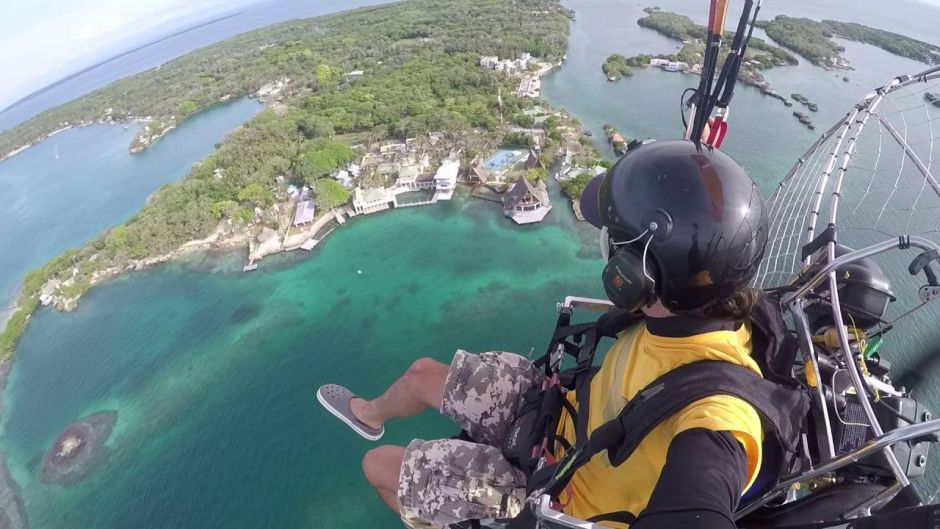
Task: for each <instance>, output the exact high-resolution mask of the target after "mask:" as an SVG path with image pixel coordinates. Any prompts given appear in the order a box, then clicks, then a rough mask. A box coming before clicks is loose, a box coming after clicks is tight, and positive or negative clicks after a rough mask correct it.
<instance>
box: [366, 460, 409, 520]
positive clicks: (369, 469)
mask: <svg viewBox="0 0 940 529" xmlns="http://www.w3.org/2000/svg"><path fill="white" fill-rule="evenodd" d="M404 458H405V449H404V447H401V446H394V445H382V446H380V447H378V448H373V449H372V450H369V451H368V452H366V455H365V457H363V458H362V473H363V474H365V475H366V479H367V480H369V484H371V485H372V486H373V487H374V488H375V490H376V491H377V492H378V493H379V497H381V498H382V501H383V502H385V505H387V506H388V508H389V509H391V510H392V512H395V513H398V512H399V510H400V508H399V505H398V475H399V474H400V473H401V465H402V461H403V460H404Z"/></svg>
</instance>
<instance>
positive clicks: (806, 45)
mask: <svg viewBox="0 0 940 529" xmlns="http://www.w3.org/2000/svg"><path fill="white" fill-rule="evenodd" d="M757 25H758V27H760V28H763V29H764V31H766V32H767V36H768V37H770V38H772V39H773V40H774V41H775V42H777V43H779V44H780V45H782V46H786V47H787V48H790V49H791V50H793V51H795V52H796V53H798V54H800V55H802V56H803V57H805V58H806V59H808V60H810V61H811V62H813V63H814V64H817V65H820V66H834V65H837V64H838V63H839V60H840V58H841V53H842V51H844V48H843V47H842V46H839V45H838V44H836V43H835V42H834V41H833V40H832V37H833V36H834V35H835V33H834V32H833V30H832V28H831V27H830V26H828V25H826V24H823V23H821V22H816V21H815V20H810V19H808V18H794V17H788V16H786V15H777V17H776V18H774V19H773V20H770V21H760V22H758V23H757Z"/></svg>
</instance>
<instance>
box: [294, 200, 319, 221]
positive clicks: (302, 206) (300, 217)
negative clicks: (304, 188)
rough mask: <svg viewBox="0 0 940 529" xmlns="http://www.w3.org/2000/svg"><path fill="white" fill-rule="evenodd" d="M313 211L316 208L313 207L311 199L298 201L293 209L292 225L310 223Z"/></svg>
mask: <svg viewBox="0 0 940 529" xmlns="http://www.w3.org/2000/svg"><path fill="white" fill-rule="evenodd" d="M315 212H316V208H315V207H314V204H313V200H302V201H300V202H298V203H297V207H296V208H295V209H294V226H303V225H305V224H310V223H312V222H313V217H314V213H315Z"/></svg>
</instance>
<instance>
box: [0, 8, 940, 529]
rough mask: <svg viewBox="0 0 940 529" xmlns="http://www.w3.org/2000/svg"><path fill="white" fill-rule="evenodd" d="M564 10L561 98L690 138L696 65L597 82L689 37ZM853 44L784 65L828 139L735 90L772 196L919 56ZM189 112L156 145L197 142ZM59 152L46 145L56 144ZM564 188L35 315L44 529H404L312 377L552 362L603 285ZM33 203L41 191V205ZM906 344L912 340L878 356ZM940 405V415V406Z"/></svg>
mask: <svg viewBox="0 0 940 529" xmlns="http://www.w3.org/2000/svg"><path fill="white" fill-rule="evenodd" d="M670 3H671V4H674V5H667V4H663V3H661V2H660V5H661V6H662V7H663V8H665V9H674V10H678V11H680V12H684V13H688V14H690V15H695V17H696V18H697V19H699V20H702V19H703V18H704V16H705V14H704V8H702V9H701V13H700V12H699V9H698V8H697V7H694V8H693V6H692V5H691V3H688V2H679V1H678V0H671V1H670ZM565 4H566V5H567V6H568V7H570V8H572V9H574V11H575V13H576V20H575V21H574V22H573V25H572V36H571V43H570V47H569V50H568V56H567V61H566V63H565V65H564V66H563V67H562V68H561V69H560V70H558V71H556V72H555V73H553V74H552V75H551V76H550V77H549V78H548V79H546V80H545V82H544V83H543V95H544V96H545V98H546V99H547V100H548V101H549V102H551V103H552V104H554V105H556V106H558V107H560V108H565V109H567V110H569V111H570V112H572V114H574V115H575V116H576V117H578V118H579V119H581V120H582V121H583V123H584V124H585V126H587V127H589V128H590V129H592V130H594V131H595V137H599V138H602V137H603V136H602V134H601V133H600V128H601V127H602V126H603V125H604V124H605V123H612V124H614V125H615V126H617V127H618V128H619V129H621V130H622V131H623V132H624V133H625V134H627V135H629V136H635V137H647V136H649V137H656V138H661V139H664V138H669V137H676V136H678V135H679V134H680V133H681V130H680V129H681V125H680V123H679V116H678V112H679V110H678V97H679V93H680V92H681V90H682V89H683V88H685V87H686V86H692V85H693V84H694V79H693V78H692V77H687V76H682V75H680V74H668V73H664V72H660V71H655V70H641V71H638V72H637V73H636V75H635V76H633V77H632V78H628V79H624V80H622V81H620V82H618V83H609V82H607V81H606V79H605V78H604V76H603V75H602V74H601V72H600V64H601V63H602V62H603V60H604V58H605V57H606V56H607V55H608V54H610V53H613V52H615V51H616V52H620V53H624V54H626V55H633V54H636V53H650V52H662V51H668V49H671V47H674V43H673V42H672V41H668V40H666V39H664V38H662V37H661V36H659V35H658V34H656V33H654V32H650V31H647V30H643V29H641V28H639V27H638V26H636V25H635V20H636V18H639V16H641V15H642V13H640V10H641V8H642V7H643V5H641V4H637V3H636V2H617V1H611V0H603V1H602V0H574V1H567V2H565ZM840 5H843V6H852V7H851V9H843V8H840V7H838V6H840ZM877 5H878V4H875V3H874V2H867V3H855V2H853V3H851V4H849V3H847V2H840V3H826V4H825V5H818V4H816V3H811V2H808V1H805V0H802V1H800V2H796V3H787V4H786V5H785V6H784V5H783V4H779V3H778V4H776V7H775V3H773V2H770V3H768V4H767V5H765V8H764V10H765V11H764V12H765V13H767V14H768V15H770V14H774V11H773V9H774V8H777V9H785V10H786V12H787V13H789V14H807V15H808V16H813V17H816V18H822V17H831V18H838V19H843V20H859V21H861V22H867V23H868V24H872V25H877V26H880V27H885V28H886V29H895V30H897V29H898V28H897V27H895V26H893V25H891V24H895V22H894V15H892V16H884V17H881V16H879V17H878V18H874V15H875V14H879V13H880V12H879V11H878V10H876V9H875V6H877ZM693 9H694V11H693ZM892 9H893V10H894V11H893V13H894V14H895V15H897V14H899V13H907V12H909V11H911V10H915V9H916V10H918V11H917V12H918V13H922V14H921V15H920V16H919V17H917V18H916V19H911V20H909V26H910V27H909V28H908V29H910V31H908V32H907V33H908V34H911V35H912V36H921V37H922V38H929V35H928V33H929V26H930V21H931V20H932V21H936V20H940V15H938V16H937V17H935V18H929V17H925V16H923V13H927V14H930V13H933V12H934V11H931V9H932V8H928V7H926V6H921V4H918V3H912V2H901V3H898V4H897V5H896V6H894V5H893V6H892ZM732 12H733V11H732ZM840 15H841V16H840ZM898 16H900V15H898ZM930 16H931V17H933V15H930ZM859 17H861V18H865V20H860V19H859ZM928 18H929V20H928ZM882 21H883V22H884V23H883V24H881V22H882ZM663 48H665V49H663ZM847 48H848V51H847V55H848V57H849V59H850V60H852V61H853V63H855V64H856V65H858V66H859V67H860V69H859V70H857V71H854V72H853V71H850V72H848V73H845V74H843V73H842V72H838V73H839V77H838V78H836V77H835V74H834V73H833V72H825V71H823V70H819V69H816V68H814V67H811V66H808V65H801V66H797V67H793V68H782V69H780V70H775V71H773V72H770V74H769V75H768V78H769V79H770V80H771V82H772V83H774V84H775V85H776V86H778V90H780V91H781V92H784V93H789V91H800V92H802V93H804V94H805V95H807V96H808V97H809V98H810V99H812V100H813V101H816V102H817V103H819V105H820V111H819V115H818V116H814V117H816V120H817V124H818V125H820V126H819V127H818V128H817V132H816V133H811V132H810V131H808V130H807V129H805V128H804V127H802V126H800V125H799V124H798V123H797V122H796V121H795V120H794V119H793V118H792V116H790V113H791V111H792V109H785V107H783V105H782V104H780V103H779V102H777V101H774V100H770V99H767V98H765V97H764V96H762V95H760V94H759V93H758V92H756V91H754V90H751V89H749V88H746V87H743V88H741V89H739V90H738V92H737V94H736V96H735V97H736V100H735V107H734V113H733V114H732V121H731V129H730V132H729V137H728V140H727V142H726V147H727V148H726V150H727V151H728V152H729V153H730V154H731V155H732V156H734V157H735V158H737V159H738V160H739V161H741V162H742V164H744V165H745V167H747V168H748V170H749V171H750V172H751V173H752V175H754V177H755V179H756V180H757V181H758V183H759V184H760V185H761V187H762V189H765V190H767V191H769V190H770V189H772V187H773V185H774V183H775V182H776V181H777V180H778V179H779V178H780V177H781V176H782V175H783V174H784V173H785V172H786V170H787V168H788V167H789V166H790V165H791V164H792V163H793V162H794V161H795V159H796V158H797V157H798V156H799V154H800V153H801V152H802V151H803V150H804V149H805V148H806V147H808V146H809V144H810V143H812V141H813V140H814V139H815V137H816V136H815V135H816V134H817V133H818V132H820V130H821V129H823V128H825V126H827V125H828V124H829V123H828V122H829V121H833V120H835V119H837V118H838V117H839V116H840V115H841V114H843V113H844V112H845V111H847V110H848V108H849V106H850V105H851V104H852V103H853V102H854V100H855V99H856V98H857V97H858V96H860V95H861V94H863V93H864V92H865V91H867V90H869V89H871V88H873V87H874V85H875V84H880V83H881V82H883V81H884V80H887V79H888V78H890V77H892V76H894V75H897V74H898V73H901V72H899V71H897V70H898V69H899V68H900V69H901V70H902V71H904V70H908V69H913V70H917V69H922V68H923V67H922V66H920V65H917V64H914V63H910V62H904V60H903V59H899V58H897V57H894V56H890V55H888V54H885V53H882V52H880V51H879V50H876V49H875V48H872V47H870V46H864V45H859V44H854V43H849V44H848V45H847ZM862 67H864V68H862ZM842 75H848V76H849V77H850V79H851V81H850V82H849V83H844V82H843V81H842V80H841V76H842ZM856 82H857V83H858V85H856ZM797 89H798V90H797ZM220 112H222V113H226V112H228V110H226V109H225V108H220ZM233 121H237V120H235V119H234V118H233ZM193 123H195V119H194V120H188V121H186V122H184V123H183V124H182V125H181V127H180V128H179V130H176V131H173V132H172V133H171V134H170V135H168V136H167V137H166V138H164V139H163V140H161V143H163V142H169V141H170V140H171V139H172V138H173V137H174V135H183V134H187V131H188V130H189V127H190V126H191V125H192V124H193ZM89 130H94V129H89ZM74 132H81V131H74ZM56 138H60V137H58V136H57V137H56ZM62 138H65V136H64V135H63V136H62V137H61V138H60V140H61V139H62ZM50 141H55V138H53V139H52V140H50ZM115 141H116V140H115ZM49 145H50V144H49V142H44V143H43V144H40V145H39V146H37V148H39V149H46V152H47V153H48V151H49V149H51V148H52V147H49ZM124 145H125V146H126V144H124ZM159 147H160V144H158V145H157V147H155V148H154V149H153V150H151V151H149V154H150V155H151V156H152V159H151V163H154V164H158V163H169V160H171V159H173V158H174V157H175V154H176V153H175V152H172V151H168V150H164V151H160V150H158V149H159ZM605 148H606V147H605ZM60 149H62V146H60ZM31 151H32V149H31V150H30V151H27V153H24V154H28V153H30V152H31ZM37 152H38V151H37ZM61 154H62V157H63V158H64V156H65V150H62V151H61ZM21 156H23V155H21ZM14 160H16V158H13V159H12V160H8V161H7V162H4V164H6V163H8V162H10V161H14ZM42 160H45V158H43V159H42ZM37 163H38V161H37ZM4 164H0V171H3V169H4ZM56 174H58V175H59V176H58V177H59V178H67V177H68V176H69V172H68V171H61V172H58V173H56ZM0 181H2V180H0ZM551 193H552V198H553V200H554V204H555V208H554V209H553V211H552V212H551V213H550V214H549V216H548V217H547V221H546V222H545V223H542V224H540V225H536V226H525V227H520V226H516V225H514V224H512V223H511V222H510V221H508V220H506V219H504V218H503V217H502V215H501V214H500V211H499V209H498V207H497V206H496V205H495V204H492V203H489V202H485V201H481V200H477V199H473V198H468V197H466V196H460V195H458V197H457V199H456V200H454V201H452V202H448V203H442V204H438V205H435V206H431V207H422V208H410V209H403V210H396V211H390V212H385V213H380V214H376V215H374V216H368V217H360V218H356V219H353V220H352V221H350V222H349V223H348V224H347V225H346V226H343V227H342V228H340V229H338V230H336V232H335V233H333V234H332V235H331V236H330V237H329V238H328V239H326V240H325V241H324V242H323V243H321V244H320V245H319V246H318V247H317V248H316V249H315V250H314V251H313V252H312V253H310V254H307V253H296V254H287V255H279V256H274V257H269V258H267V259H265V260H264V261H263V262H262V263H261V266H260V268H259V270H258V271H257V272H254V273H250V274H245V273H242V272H241V271H240V269H241V265H242V264H243V259H244V255H243V252H233V253H221V254H219V253H206V254H200V255H191V256H187V257H186V258H184V259H182V260H179V261H177V262H174V263H171V264H167V265H162V266H158V267H155V268H152V269H149V270H146V271H144V272H139V273H132V274H129V275H126V276H123V277H120V278H118V279H116V280H113V281H110V282H108V283H106V284H105V285H102V286H100V287H96V288H95V289H93V290H92V291H91V292H89V293H88V294H87V295H86V297H85V298H83V300H82V302H81V304H80V306H79V308H78V310H76V311H74V312H71V313H59V312H55V311H52V310H47V309H41V310H40V311H38V312H37V314H36V315H35V316H34V321H33V322H32V323H31V324H30V326H29V329H28V330H27V332H26V334H25V335H24V336H23V339H22V341H21V344H20V347H19V350H18V353H17V359H16V362H15V364H14V367H13V370H12V372H11V375H10V381H9V384H8V387H7V389H6V392H5V394H4V406H5V410H4V413H3V415H2V418H0V421H2V422H0V432H2V435H0V449H2V450H3V452H4V453H5V454H6V455H7V458H8V461H9V465H10V469H11V472H12V473H13V476H14V477H15V478H16V480H17V482H18V483H19V484H20V486H21V487H22V494H23V497H24V499H25V500H26V506H27V512H28V514H29V517H30V521H31V522H32V526H33V527H36V528H42V529H46V528H49V529H57V528H74V527H94V528H96V529H118V528H121V529H123V528H126V527H133V528H135V529H149V528H154V529H156V528H167V527H171V528H174V529H176V528H199V529H208V528H222V527H225V528H246V529H248V528H265V527H268V528H278V529H279V528H283V527H300V528H306V527H309V528H321V527H324V528H331V529H333V528H361V527H387V528H392V527H397V526H398V523H399V522H398V521H397V519H396V517H395V516H394V515H393V514H391V513H390V512H388V511H387V510H386V509H385V508H384V507H383V506H382V504H381V502H380V501H379V499H378V497H377V496H376V495H375V494H374V493H373V492H372V491H371V490H370V488H369V486H368V485H367V483H366V482H365V480H364V479H363V478H362V476H361V473H360V469H359V462H360V459H361V457H362V454H363V453H364V452H365V451H366V450H367V449H368V448H369V447H371V446H374V445H373V444H371V443H368V442H366V441H364V440H362V439H360V438H358V437H357V436H355V435H354V434H352V433H351V432H350V431H349V430H348V429H347V428H346V427H345V426H343V425H342V424H341V423H340V422H339V421H337V420H335V419H333V418H332V417H331V416H329V415H328V414H326V413H325V412H324V411H323V410H322V409H321V408H320V407H319V405H318V404H317V402H316V399H315V391H316V388H317V387H318V386H319V385H320V384H323V383H327V382H335V383H340V384H346V385H348V386H349V387H350V388H351V389H352V390H354V391H356V392H359V393H361V394H362V395H363V396H365V397H372V396H374V395H376V394H377V393H378V392H379V391H380V390H381V389H382V388H384V387H385V386H386V385H387V384H388V383H390V382H391V381H392V380H394V378H395V377H396V376H398V375H399V374H400V373H401V372H403V371H404V370H405V369H406V368H407V367H408V365H409V364H410V363H411V362H412V361H413V360H414V359H416V358H418V357H422V356H430V357H433V358H437V359H439V360H442V361H446V360H447V359H449V358H450V356H451V355H452V354H453V351H454V350H455V349H457V348H458V347H459V348H463V349H466V350H470V351H486V350H509V351H515V352H518V353H520V354H530V353H531V354H539V353H541V352H542V351H543V349H544V347H545V346H546V345H547V341H548V339H549V335H550V332H551V330H552V327H553V323H554V319H555V311H554V304H555V303H556V302H557V301H560V300H561V299H562V298H563V297H564V296H565V295H586V296H601V295H602V294H603V293H602V289H601V287H600V283H599V276H600V271H601V262H600V259H599V256H598V252H597V243H596V232H595V231H594V230H593V229H592V228H590V227H589V226H587V225H585V224H583V223H577V222H576V221H575V220H574V218H573V216H572V215H571V213H570V210H569V208H568V206H567V202H566V201H565V200H564V199H563V198H562V197H561V196H560V195H559V193H558V189H557V185H555V184H554V182H552V185H551ZM35 196H37V197H39V198H31V199H30V200H32V201H34V202H35V201H36V200H39V199H41V197H42V195H35ZM131 211H133V208H131ZM118 216H119V215H115V217H118ZM117 220H120V219H116V220H115V222H116V221H117ZM4 247H5V245H4ZM898 338H899V337H897V336H895V337H892V340H894V339H898ZM903 350H904V347H903V343H897V342H892V343H887V344H886V346H885V349H884V351H903ZM904 352H906V353H907V356H906V357H905V356H903V355H897V356H892V357H891V360H892V361H894V363H895V365H896V366H900V367H901V368H902V369H903V367H904V365H905V363H907V364H910V363H912V362H913V361H915V360H916V356H917V355H920V354H921V353H922V351H904ZM924 378H925V379H927V380H928V383H927V387H925V388H924V389H923V390H918V391H924V392H925V394H928V395H936V390H937V388H935V387H934V386H935V385H936V384H935V383H934V382H932V381H931V378H935V377H929V376H928V374H926V373H925V374H924ZM931 405H932V407H933V408H934V410H935V411H936V410H937V409H940V399H935V398H934V399H932V400H931ZM104 410H116V411H117V412H118V419H117V425H116V429H115V433H114V435H113V437H112V439H111V441H110V442H109V447H110V449H111V457H110V459H109V461H108V462H107V463H106V464H105V465H104V466H103V467H102V468H100V469H99V470H98V471H97V472H96V473H95V474H94V475H92V476H91V477H90V478H89V479H88V480H86V481H84V482H82V483H80V484H78V485H75V486H73V487H70V488H61V487H58V486H49V485H44V484H42V483H40V482H39V481H38V476H37V469H38V466H39V462H40V460H41V458H42V455H43V453H44V452H45V451H46V450H48V448H49V446H50V445H51V443H52V442H53V440H54V439H55V437H56V436H57V434H58V433H59V432H60V431H61V430H62V429H63V428H64V427H66V426H67V425H68V424H69V423H71V422H73V421H75V420H77V419H79V418H81V417H84V416H86V415H90V414H93V413H96V412H98V411H104ZM454 433H456V432H455V428H454V427H453V425H451V424H449V423H448V422H447V421H446V420H444V419H442V418H440V417H439V416H437V415H436V414H434V413H431V412H428V413H426V414H423V415H421V416H419V417H416V418H413V419H408V420H405V421H400V422H395V423H391V424H390V425H389V427H388V431H387V433H386V437H385V439H383V442H388V443H394V444H405V443H407V442H408V441H409V440H411V439H413V438H416V437H421V438H438V437H444V436H450V435H453V434H454ZM934 459H936V458H934ZM934 473H935V474H936V469H934ZM928 492H932V490H929V491H928Z"/></svg>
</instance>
